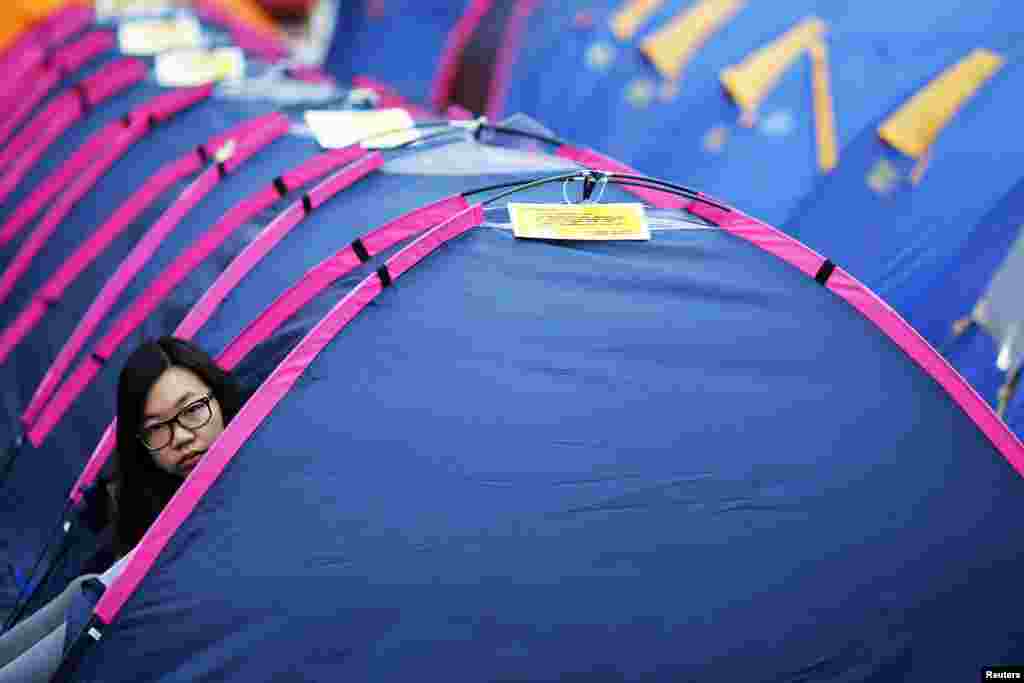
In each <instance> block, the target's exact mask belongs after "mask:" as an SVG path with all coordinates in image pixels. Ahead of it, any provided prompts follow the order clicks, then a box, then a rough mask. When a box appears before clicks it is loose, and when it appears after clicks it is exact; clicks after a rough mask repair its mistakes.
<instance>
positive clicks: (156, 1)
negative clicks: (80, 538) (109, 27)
mask: <svg viewBox="0 0 1024 683" xmlns="http://www.w3.org/2000/svg"><path fill="white" fill-rule="evenodd" d="M180 4H181V3H178V2H173V1H172V0H96V5H95V6H96V19H97V21H101V22H102V21H109V20H111V19H120V18H125V17H145V16H155V15H160V14H164V13H166V12H170V11H171V10H174V9H178V5H180Z"/></svg>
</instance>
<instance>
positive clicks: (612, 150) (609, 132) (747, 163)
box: [505, 0, 1019, 224]
mask: <svg viewBox="0 0 1024 683" xmlns="http://www.w3.org/2000/svg"><path fill="white" fill-rule="evenodd" d="M623 4H624V3H622V2H619V1H618V0H608V1H606V2H601V3H593V2H588V3H561V4H556V3H544V4H542V5H540V6H538V7H537V9H536V10H535V11H534V12H533V13H532V14H531V15H530V19H529V21H528V24H527V29H526V31H525V32H524V36H525V38H524V40H525V42H524V43H523V45H522V47H521V49H520V51H519V56H518V58H517V59H516V61H515V64H514V67H513V69H512V75H511V76H510V79H509V91H508V96H507V99H506V102H505V107H506V109H507V110H511V111H523V112H525V113H527V114H530V115H533V116H536V117H538V118H540V119H542V120H544V121H545V122H546V123H547V124H548V125H549V126H551V127H552V129H553V130H555V131H556V132H557V133H559V134H561V135H564V136H566V137H567V138H569V139H573V140H580V141H582V142H585V143H587V144H588V145H591V146H593V147H595V148H597V149H600V150H602V151H604V152H606V153H609V154H611V155H612V156H614V157H616V158H620V159H623V160H624V161H625V162H627V163H630V164H631V165H633V166H636V167H638V168H639V169H640V170H641V171H645V172H649V173H654V174H656V175H659V176H664V177H667V178H670V179H673V180H674V181H676V182H682V183H685V184H689V185H693V186H697V187H700V188H701V189H702V190H703V191H705V192H707V193H709V194H711V195H714V196H720V197H729V198H730V200H731V201H732V202H734V203H735V204H736V205H737V206H738V207H739V208H740V209H742V210H743V211H745V212H746V213H748V214H750V215H754V216H758V217H759V218H761V219H763V220H766V221H768V222H770V223H773V224H784V223H785V222H786V220H787V219H788V218H789V216H790V214H791V212H792V211H793V209H794V207H795V206H796V205H797V203H798V202H799V200H800V199H801V198H802V197H803V196H804V195H806V194H807V193H809V192H811V191H813V190H814V189H815V185H816V183H817V182H818V181H819V179H820V178H821V173H820V171H819V169H818V165H817V163H816V154H815V147H816V141H815V126H814V112H813V98H812V80H811V73H810V65H809V61H808V59H807V58H806V57H804V58H801V59H800V60H798V61H797V62H796V63H795V64H794V65H793V66H792V67H791V68H790V69H789V70H788V71H786V72H785V73H784V74H783V76H782V78H781V79H780V81H779V83H778V85H777V86H776V87H775V88H774V89H773V90H772V91H771V93H770V94H769V96H768V97H767V98H766V100H765V102H764V103H763V105H762V107H761V110H760V112H759V117H758V119H757V122H756V125H755V126H754V127H752V128H747V127H744V126H743V125H741V124H740V123H739V118H740V109H739V108H738V107H737V105H736V104H734V103H733V102H731V101H730V100H729V98H728V95H727V94H726V93H725V91H724V89H723V88H722V85H721V83H720V80H719V74H720V72H721V71H722V70H723V69H725V68H726V67H729V66H731V65H734V64H738V63H740V62H742V61H743V59H744V58H745V57H747V56H748V55H749V54H750V53H752V52H753V51H755V50H757V49H758V48H760V47H762V46H764V45H766V44H768V43H769V42H771V41H772V40H774V39H775V38H777V37H778V36H780V35H781V34H783V33H784V32H785V31H786V30H787V29H789V28H791V27H792V26H794V25H795V24H797V23H799V22H800V21H801V20H803V19H805V18H806V17H808V16H817V17H819V18H821V19H822V20H823V21H824V22H825V24H826V26H827V27H828V31H827V37H826V44H827V46H828V52H829V66H830V81H831V90H832V93H833V100H834V106H835V112H836V124H837V135H838V141H839V146H840V153H839V166H838V170H842V169H843V167H844V166H845V163H844V160H845V156H844V155H845V152H844V151H843V150H844V148H845V147H846V146H848V145H850V144H851V143H852V142H853V140H855V139H856V138H857V137H858V136H859V135H860V134H861V132H862V131H865V130H867V129H868V128H874V127H875V126H876V125H877V122H879V121H880V120H881V119H882V117H884V116H885V115H886V114H888V113H889V112H890V111H892V110H893V109H894V108H896V107H897V106H899V105H900V104H902V103H903V102H904V101H905V100H906V99H907V97H909V96H910V95H912V94H913V93H914V92H916V90H918V89H919V88H920V87H922V86H923V85H924V84H925V83H926V82H927V80H928V79H929V78H931V77H932V76H934V75H935V74H936V73H938V72H939V71H940V70H941V69H942V68H943V67H945V66H948V65H949V64H950V63H952V62H953V61H955V60H956V59H958V58H959V57H960V56H962V55H963V54H965V53H967V52H968V51H970V50H972V49H974V48H976V47H979V46H986V47H990V48H993V49H996V50H997V51H1003V50H1004V49H1006V48H1010V47H1011V46H1012V45H1013V42H1012V36H1011V35H1010V34H1009V33H1008V31H1007V30H1006V27H1007V26H1010V25H1012V24H1013V21H1014V17H1015V16H1016V13H1017V12H1018V11H1019V7H1018V6H1016V5H1013V4H1010V3H1002V2H992V3H988V4H986V5H985V6H984V7H980V6H976V5H975V6H970V7H968V6H966V5H963V4H962V3H956V2H942V3H939V4H937V5H936V4H933V5H930V6H929V8H928V10H927V14H926V16H927V19H926V18H925V16H923V15H922V11H921V9H920V8H917V7H913V8H911V7H892V6H890V5H889V4H884V3H880V2H869V3H858V4H857V5H856V6H849V4H848V3H840V2H801V1H798V0H797V1H792V2H786V3H769V4H761V3H746V4H744V6H743V7H742V9H740V10H739V11H738V12H737V13H736V15H735V16H734V17H733V18H732V19H731V20H730V21H729V22H728V24H727V26H726V27H724V28H723V29H721V30H720V31H719V32H717V33H715V34H714V35H713V36H711V37H710V38H709V39H708V40H707V42H706V43H705V44H704V45H703V47H702V48H701V49H700V51H699V52H698V53H696V54H695V56H694V57H693V58H692V59H691V61H690V63H689V64H688V65H687V67H686V69H685V70H684V72H683V75H682V76H681V78H680V79H679V81H678V82H675V83H673V82H672V81H669V80H667V79H665V78H663V77H662V76H661V75H660V74H659V73H658V72H657V70H656V69H655V68H654V67H653V66H652V65H651V64H650V63H649V61H648V60H647V58H646V57H645V56H644V55H643V53H642V52H641V51H640V49H639V46H640V44H641V43H642V42H643V40H644V38H645V37H646V36H647V35H650V34H651V33H652V32H654V31H656V30H657V29H659V28H660V27H662V26H664V25H665V24H666V23H668V22H669V21H671V19H672V18H673V17H674V16H676V15H677V14H678V13H679V12H681V11H684V10H685V9H686V8H687V7H688V6H689V5H690V4H692V3H689V2H683V1H680V2H665V3H661V4H660V8H659V9H658V11H657V12H655V13H654V14H653V15H652V16H651V18H650V19H648V20H647V21H646V22H645V23H644V24H643V25H642V28H641V29H640V30H639V31H638V32H637V34H636V36H635V37H633V38H630V39H629V40H628V41H621V40H619V39H618V38H616V37H615V36H614V34H613V33H612V31H611V29H610V27H609V19H610V18H611V17H612V16H613V15H614V13H615V11H616V10H617V9H618V8H619V7H621V6H622V5H623ZM581 15H583V16H585V17H586V18H587V20H586V21H581V20H580V18H581ZM879 16H885V18H886V19H885V21H884V22H879V21H878V20H877V19H878V17H879ZM868 81H870V83H871V87H865V86H864V84H865V83H866V82H868ZM569 82H571V83H572V87H571V88H567V87H565V83H569ZM987 89H988V88H987ZM970 106H973V104H971V105H969V107H970ZM951 125H952V127H954V128H955V127H956V126H957V125H958V123H957V122H956V121H954V123H953V124H951ZM667 141H671V144H667Z"/></svg>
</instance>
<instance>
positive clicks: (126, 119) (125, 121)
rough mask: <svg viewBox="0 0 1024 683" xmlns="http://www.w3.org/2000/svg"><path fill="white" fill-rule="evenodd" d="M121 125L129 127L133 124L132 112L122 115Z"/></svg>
mask: <svg viewBox="0 0 1024 683" xmlns="http://www.w3.org/2000/svg"><path fill="white" fill-rule="evenodd" d="M121 125H122V126H124V127H125V128H128V127H129V126H131V125H132V115H131V114H130V113H128V114H125V115H124V116H122V117H121Z"/></svg>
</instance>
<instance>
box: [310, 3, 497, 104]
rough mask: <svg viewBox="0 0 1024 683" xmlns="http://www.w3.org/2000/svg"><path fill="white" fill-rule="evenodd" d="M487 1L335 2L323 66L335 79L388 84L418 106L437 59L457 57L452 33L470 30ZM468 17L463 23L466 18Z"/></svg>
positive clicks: (427, 93)
mask: <svg viewBox="0 0 1024 683" xmlns="http://www.w3.org/2000/svg"><path fill="white" fill-rule="evenodd" d="M486 4H489V3H488V2H487V0H485V1H484V2H480V0H474V1H472V2H467V1H463V0H458V1H450V0H429V1H424V0H400V1H396V0H387V2H383V3H373V2H365V3H364V2H352V3H339V6H338V8H337V13H338V16H337V21H336V24H335V29H334V35H333V38H332V40H331V47H330V50H329V52H328V54H327V58H326V60H325V63H324V68H325V69H326V70H327V71H328V72H329V73H330V74H331V75H332V76H334V77H335V78H337V79H338V81H339V82H341V83H344V84H349V83H351V82H352V81H353V79H354V78H356V77H363V78H364V79H370V80H372V81H375V82H380V83H383V84H387V85H389V86H391V87H393V88H395V89H397V91H398V92H399V93H401V94H402V95H403V96H404V97H407V98H409V99H410V100H411V101H413V102H416V103H418V104H420V105H426V104H427V103H428V102H430V100H431V94H432V92H431V91H432V88H433V87H434V85H435V80H436V79H437V78H438V76H439V70H440V69H441V68H442V63H448V62H452V61H453V60H455V59H456V58H457V52H458V48H459V42H460V41H457V40H456V38H455V37H454V36H453V32H454V31H456V28H457V27H458V26H459V24H460V19H463V18H464V17H466V15H467V14H468V15H469V16H468V17H466V19H463V21H464V25H465V28H466V30H468V31H471V30H472V24H473V22H474V17H475V15H476V14H477V13H478V11H479V10H478V9H477V6H480V5H486ZM465 22H468V23H465Z"/></svg>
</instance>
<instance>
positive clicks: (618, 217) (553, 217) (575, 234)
mask: <svg viewBox="0 0 1024 683" xmlns="http://www.w3.org/2000/svg"><path fill="white" fill-rule="evenodd" d="M508 212H509V217H510V218H511V219H512V232H513V234H514V235H515V236H516V237H520V238H524V239H540V240H592V241H602V242H603V241H612V240H616V241H617V240H649V239H651V231H650V228H649V227H648V226H647V214H646V212H645V211H644V205H643V204H520V203H515V202H509V204H508Z"/></svg>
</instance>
